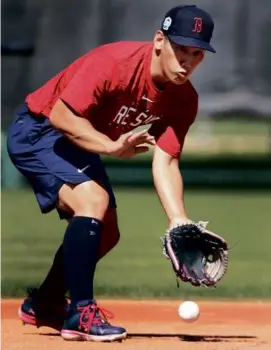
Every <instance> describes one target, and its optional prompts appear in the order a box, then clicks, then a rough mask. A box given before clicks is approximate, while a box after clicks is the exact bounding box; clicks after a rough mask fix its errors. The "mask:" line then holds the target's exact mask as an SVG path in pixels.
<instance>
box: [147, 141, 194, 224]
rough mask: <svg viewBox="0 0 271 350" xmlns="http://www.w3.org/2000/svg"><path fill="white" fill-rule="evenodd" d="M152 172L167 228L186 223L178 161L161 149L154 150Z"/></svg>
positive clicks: (186, 217)
mask: <svg viewBox="0 0 271 350" xmlns="http://www.w3.org/2000/svg"><path fill="white" fill-rule="evenodd" d="M152 172H153V179H154V184H155V188H156V191H157V194H158V197H159V199H160V201H161V204H162V206H163V208H164V210H165V213H166V215H167V217H168V219H169V222H170V223H169V227H172V226H174V225H175V224H177V223H179V224H180V223H182V222H184V221H188V216H187V213H186V210H185V205H184V198H183V180H182V175H181V172H180V170H179V159H178V158H174V157H172V156H171V155H169V154H168V153H166V152H164V151H163V150H162V149H161V148H159V147H158V146H156V147H155V148H154V156H153V162H152Z"/></svg>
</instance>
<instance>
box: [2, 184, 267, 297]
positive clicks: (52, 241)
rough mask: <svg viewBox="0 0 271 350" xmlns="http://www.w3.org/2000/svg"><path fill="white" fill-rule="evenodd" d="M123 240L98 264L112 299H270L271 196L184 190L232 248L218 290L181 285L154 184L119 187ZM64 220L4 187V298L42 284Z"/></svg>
mask: <svg viewBox="0 0 271 350" xmlns="http://www.w3.org/2000/svg"><path fill="white" fill-rule="evenodd" d="M116 196H117V200H118V207H119V222H120V228H121V234H122V237H121V240H120V243H119V245H118V246H117V247H116V248H115V249H114V250H113V251H112V252H111V253H110V254H109V255H108V256H106V257H105V258H104V259H103V260H102V261H101V262H100V263H99V265H98V268H97V274H96V294H97V295H100V296H107V297H132V298H146V297H148V298H150V297H156V298H157V297H161V298H171V297H174V298H176V297H191V296H197V297H204V298H222V297H223V298H251V297H256V298H265V297H266V298H268V297H269V298H270V294H271V274H270V269H271V260H270V245H271V232H270V225H269V222H270V220H269V218H270V205H271V200H270V193H268V192H267V193H265V192H236V191H234V192H231V191H213V192H211V191H204V190H197V191H193V190H189V191H186V195H185V198H186V203H187V208H188V211H189V213H190V216H191V217H193V218H194V219H195V220H210V224H209V227H210V229H211V230H213V231H215V232H217V233H219V234H220V235H222V236H224V237H225V238H226V239H227V240H228V241H229V245H230V246H231V247H232V249H231V250H230V252H229V261H230V263H229V270H228V273H227V275H226V277H225V278H224V279H223V281H221V283H220V284H219V286H218V287H217V288H216V289H206V288H195V287H192V286H190V285H186V284H185V283H181V285H180V288H179V289H178V288H177V287H176V281H175V276H174V274H173V272H172V269H171V266H170V263H169V261H168V260H166V259H165V258H164V256H163V255H162V250H161V241H160V236H161V235H163V233H164V230H165V228H166V224H167V221H166V218H165V216H164V214H163V211H162V209H161V207H160V204H159V202H158V200H157V198H156V194H155V192H154V190H152V189H148V190H147V189H142V190H140V189H137V190H133V189H116ZM65 225H66V224H65V222H61V221H60V220H59V219H58V216H57V214H56V213H51V214H48V215H47V216H43V215H41V214H40V213H39V209H38V206H37V204H36V202H35V199H34V196H33V195H32V194H31V193H30V192H29V191H28V190H17V191H11V190H3V192H2V296H22V295H24V294H25V288H26V287H28V286H35V285H38V284H39V283H40V282H41V281H42V278H43V277H44V276H45V273H46V272H47V270H48V269H49V267H50V264H51V261H52V257H53V254H54V252H55V250H56V248H57V247H58V245H59V244H60V242H61V239H62V236H63V230H64V228H65Z"/></svg>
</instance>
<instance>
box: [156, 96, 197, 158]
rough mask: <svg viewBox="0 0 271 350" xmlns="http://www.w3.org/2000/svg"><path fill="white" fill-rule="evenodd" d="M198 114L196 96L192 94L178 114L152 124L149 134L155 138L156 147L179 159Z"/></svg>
mask: <svg viewBox="0 0 271 350" xmlns="http://www.w3.org/2000/svg"><path fill="white" fill-rule="evenodd" d="M197 112H198V95H197V93H195V94H193V95H192V96H191V97H190V99H189V100H188V101H187V103H186V104H185V106H182V108H181V109H180V111H179V113H176V114H174V115H173V116H171V117H170V118H169V119H168V120H167V118H166V117H165V118H164V120H162V121H158V122H156V123H154V124H153V125H152V126H151V128H150V130H149V133H150V134H151V135H153V136H154V137H155V140H156V145H157V146H158V147H159V148H161V149H162V150H163V151H165V152H166V153H168V154H170V155H171V156H172V157H174V158H179V157H180V155H181V152H182V149H183V145H184V141H185V137H186V135H187V132H188V130H189V128H190V126H191V125H192V124H193V122H194V120H195V118H196V115H197Z"/></svg>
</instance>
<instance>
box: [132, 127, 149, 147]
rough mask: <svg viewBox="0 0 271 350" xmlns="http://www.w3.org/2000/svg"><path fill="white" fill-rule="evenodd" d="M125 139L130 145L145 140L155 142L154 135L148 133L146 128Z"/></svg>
mask: <svg viewBox="0 0 271 350" xmlns="http://www.w3.org/2000/svg"><path fill="white" fill-rule="evenodd" d="M126 141H127V143H129V145H131V146H135V145H138V144H141V143H145V142H146V143H148V144H155V140H154V137H153V136H151V135H150V134H148V132H147V130H142V131H139V132H136V133H134V134H132V135H130V136H128V137H127V139H126Z"/></svg>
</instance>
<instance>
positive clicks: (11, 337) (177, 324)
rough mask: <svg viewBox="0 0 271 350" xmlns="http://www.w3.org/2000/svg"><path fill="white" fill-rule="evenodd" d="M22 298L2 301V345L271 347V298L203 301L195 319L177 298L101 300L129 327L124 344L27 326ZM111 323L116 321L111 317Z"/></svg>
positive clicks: (15, 348)
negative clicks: (185, 317) (186, 318)
mask: <svg viewBox="0 0 271 350" xmlns="http://www.w3.org/2000/svg"><path fill="white" fill-rule="evenodd" d="M19 304H20V301H19V300H2V317H1V318H2V349H3V350H47V349H50V350H59V349H61V350H66V349H75V350H81V349H98V350H100V349H104V350H115V349H116V350H118V349H122V350H126V349H140V350H165V349H170V350H175V349H182V350H197V349H201V350H224V349H227V350H239V349H257V350H268V349H271V303H270V302H256V301H253V302H245V303H244V302H242V303H241V302H234V303H230V302H202V301H199V302H198V304H199V306H200V309H201V316H200V318H199V319H198V321H196V322H195V323H193V324H186V323H184V322H182V321H181V320H180V318H179V316H178V315H177V312H176V310H177V307H178V304H179V302H178V301H109V300H102V301H100V306H101V307H104V308H106V309H109V310H110V311H112V312H113V313H114V314H115V320H113V321H114V322H115V323H116V324H118V325H123V326H125V327H126V329H127V331H128V338H127V340H125V341H123V342H122V343H93V342H76V343H75V342H68V341H64V340H63V339H62V338H61V337H60V336H59V334H58V333H57V332H55V331H53V330H51V329H50V328H45V327H44V328H39V329H37V328H35V327H33V326H23V325H22V323H21V322H20V320H19V319H18V317H17V308H18V306H19ZM112 323H113V322H112Z"/></svg>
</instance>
